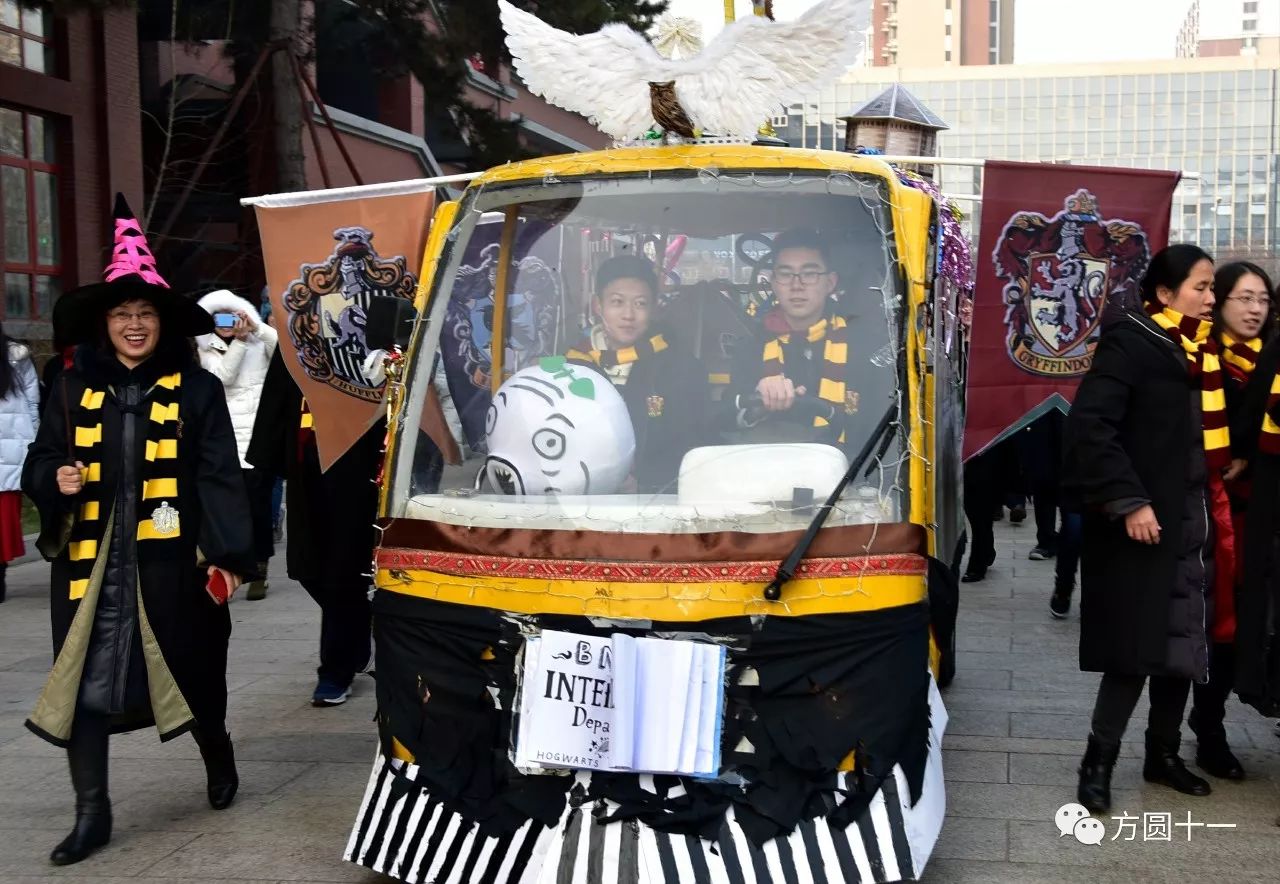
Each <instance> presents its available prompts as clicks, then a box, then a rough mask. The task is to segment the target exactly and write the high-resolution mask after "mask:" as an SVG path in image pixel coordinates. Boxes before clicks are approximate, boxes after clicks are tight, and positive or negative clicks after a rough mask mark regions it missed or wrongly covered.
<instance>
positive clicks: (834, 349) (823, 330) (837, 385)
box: [764, 316, 857, 442]
mask: <svg viewBox="0 0 1280 884" xmlns="http://www.w3.org/2000/svg"><path fill="white" fill-rule="evenodd" d="M805 340H807V341H808V342H809V343H811V344H816V343H818V342H819V341H822V342H823V345H822V375H821V378H822V379H821V381H819V383H818V391H817V393H818V398H819V399H821V400H823V401H824V402H830V403H831V404H832V405H834V406H835V407H836V410H837V412H843V413H844V414H853V413H854V412H855V411H857V399H856V394H853V395H850V394H849V392H848V388H847V384H846V383H845V377H846V375H847V371H846V366H847V365H848V362H849V341H848V326H847V323H846V322H845V321H844V318H843V317H840V316H835V317H832V318H831V319H823V320H820V321H819V322H817V323H815V324H813V325H811V326H809V330H808V331H807V332H806V333H805ZM789 343H791V335H790V334H789V333H788V334H785V335H779V336H778V337H776V338H773V339H772V340H770V341H768V342H766V343H765V345H764V376H765V377H771V376H773V375H779V374H782V373H783V371H784V365H783V363H784V361H785V357H784V355H783V352H784V351H783V347H784V346H785V345H786V344H789ZM810 392H811V393H812V391H810ZM829 423H830V421H828V420H827V419H826V418H824V417H815V418H814V419H813V425H814V426H815V427H825V426H827V425H828V424H829ZM838 441H840V442H843V441H844V433H843V432H841V433H840V438H839V440H838Z"/></svg>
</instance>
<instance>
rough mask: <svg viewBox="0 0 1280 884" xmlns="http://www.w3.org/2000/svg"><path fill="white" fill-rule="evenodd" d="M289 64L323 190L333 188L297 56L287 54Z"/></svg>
mask: <svg viewBox="0 0 1280 884" xmlns="http://www.w3.org/2000/svg"><path fill="white" fill-rule="evenodd" d="M289 64H290V66H291V67H292V68H293V85H294V87H295V88H296V89H297V90H298V103H299V104H300V105H302V119H303V120H305V121H306V124H307V131H308V132H309V133H311V143H312V144H314V145H315V148H316V162H317V163H319V164H320V179H321V180H322V181H323V182H324V186H325V189H326V190H327V189H328V188H330V187H333V182H332V181H331V180H329V164H328V163H326V162H325V161H324V147H323V146H321V144H320V133H319V132H317V131H316V121H315V120H314V119H312V115H311V110H310V108H308V107H307V96H306V93H305V91H304V90H303V88H302V67H301V65H299V64H298V56H296V55H294V54H293V53H292V52H290V53H289Z"/></svg>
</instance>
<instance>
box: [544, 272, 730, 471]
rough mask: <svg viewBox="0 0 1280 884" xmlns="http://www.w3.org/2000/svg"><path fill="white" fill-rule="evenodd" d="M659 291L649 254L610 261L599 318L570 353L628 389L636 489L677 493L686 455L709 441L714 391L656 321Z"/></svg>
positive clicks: (599, 277) (600, 276)
mask: <svg viewBox="0 0 1280 884" xmlns="http://www.w3.org/2000/svg"><path fill="white" fill-rule="evenodd" d="M657 292H658V276H657V273H655V272H654V269H653V265H652V264H651V263H649V262H648V261H647V260H645V259H644V258H640V257H636V256H634V255H620V256H618V257H615V258H610V259H609V260H607V261H605V262H604V263H603V264H601V265H600V269H599V270H598V271H596V288H595V297H594V298H593V307H594V311H595V316H596V320H597V324H596V325H595V326H594V327H593V328H592V330H591V338H590V340H589V341H584V342H583V343H581V344H580V345H579V346H578V347H576V348H574V349H572V350H570V351H569V353H568V356H569V358H570V359H574V360H578V361H581V362H588V363H592V364H594V365H596V366H597V367H598V368H599V369H600V370H601V371H602V372H604V374H605V375H606V376H608V378H609V380H610V381H612V382H613V384H614V386H616V387H617V388H618V392H619V393H621V394H622V401H623V402H625V403H626V405H627V412H628V414H629V415H630V416H631V426H632V428H633V429H634V430H635V434H636V453H635V465H634V467H633V468H632V477H633V478H634V480H635V488H636V490H637V491H639V492H642V493H653V494H674V493H675V491H676V480H677V478H678V476H679V472H680V462H681V460H682V459H683V458H684V455H685V453H686V452H688V451H689V449H690V448H695V447H697V446H699V445H705V444H707V442H706V426H707V412H708V409H709V408H710V405H711V391H710V386H709V384H708V382H707V372H706V369H705V368H703V367H702V364H701V363H700V362H699V361H698V360H697V359H696V358H695V357H694V356H693V354H692V353H689V352H688V351H687V350H684V349H682V348H681V347H680V346H679V345H678V343H677V342H676V341H674V340H672V338H671V337H670V336H669V335H668V334H667V333H665V332H663V331H655V330H654V329H653V328H652V327H651V325H652V323H651V319H652V316H653V313H654V310H655V308H656V306H657V305H656V301H657Z"/></svg>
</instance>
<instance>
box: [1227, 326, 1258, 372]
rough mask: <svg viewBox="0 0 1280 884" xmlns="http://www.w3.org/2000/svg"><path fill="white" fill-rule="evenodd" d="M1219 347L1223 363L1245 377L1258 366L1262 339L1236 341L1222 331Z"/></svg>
mask: <svg viewBox="0 0 1280 884" xmlns="http://www.w3.org/2000/svg"><path fill="white" fill-rule="evenodd" d="M1220 346H1221V349H1222V361H1223V362H1225V363H1226V364H1227V365H1230V366H1232V367H1234V368H1237V369H1239V370H1240V371H1241V372H1242V373H1243V374H1244V376H1245V377H1248V376H1249V375H1251V374H1253V367H1254V366H1255V365H1257V364H1258V354H1259V353H1261V352H1262V338H1250V339H1249V340H1247V341H1237V340H1236V339H1235V338H1233V337H1231V335H1230V334H1228V333H1227V332H1225V331H1224V332H1223V333H1222V339H1221V341H1220Z"/></svg>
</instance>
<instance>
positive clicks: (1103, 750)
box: [1076, 734, 1120, 813]
mask: <svg viewBox="0 0 1280 884" xmlns="http://www.w3.org/2000/svg"><path fill="white" fill-rule="evenodd" d="M1119 756H1120V744H1119V743H1114V744H1111V745H1108V744H1106V743H1103V742H1102V741H1101V740H1099V739H1098V738H1097V737H1095V736H1094V735H1093V734H1090V735H1089V746H1088V748H1086V749H1085V751H1084V759H1083V760H1082V761H1081V762H1080V771H1079V773H1080V781H1079V784H1078V785H1077V786H1076V800H1077V801H1079V802H1080V803H1081V804H1083V805H1084V806H1085V807H1087V808H1088V809H1089V811H1090V812H1091V813H1105V812H1106V811H1108V810H1110V809H1111V772H1112V771H1113V770H1115V768H1116V759H1117V758H1118V757H1119Z"/></svg>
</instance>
